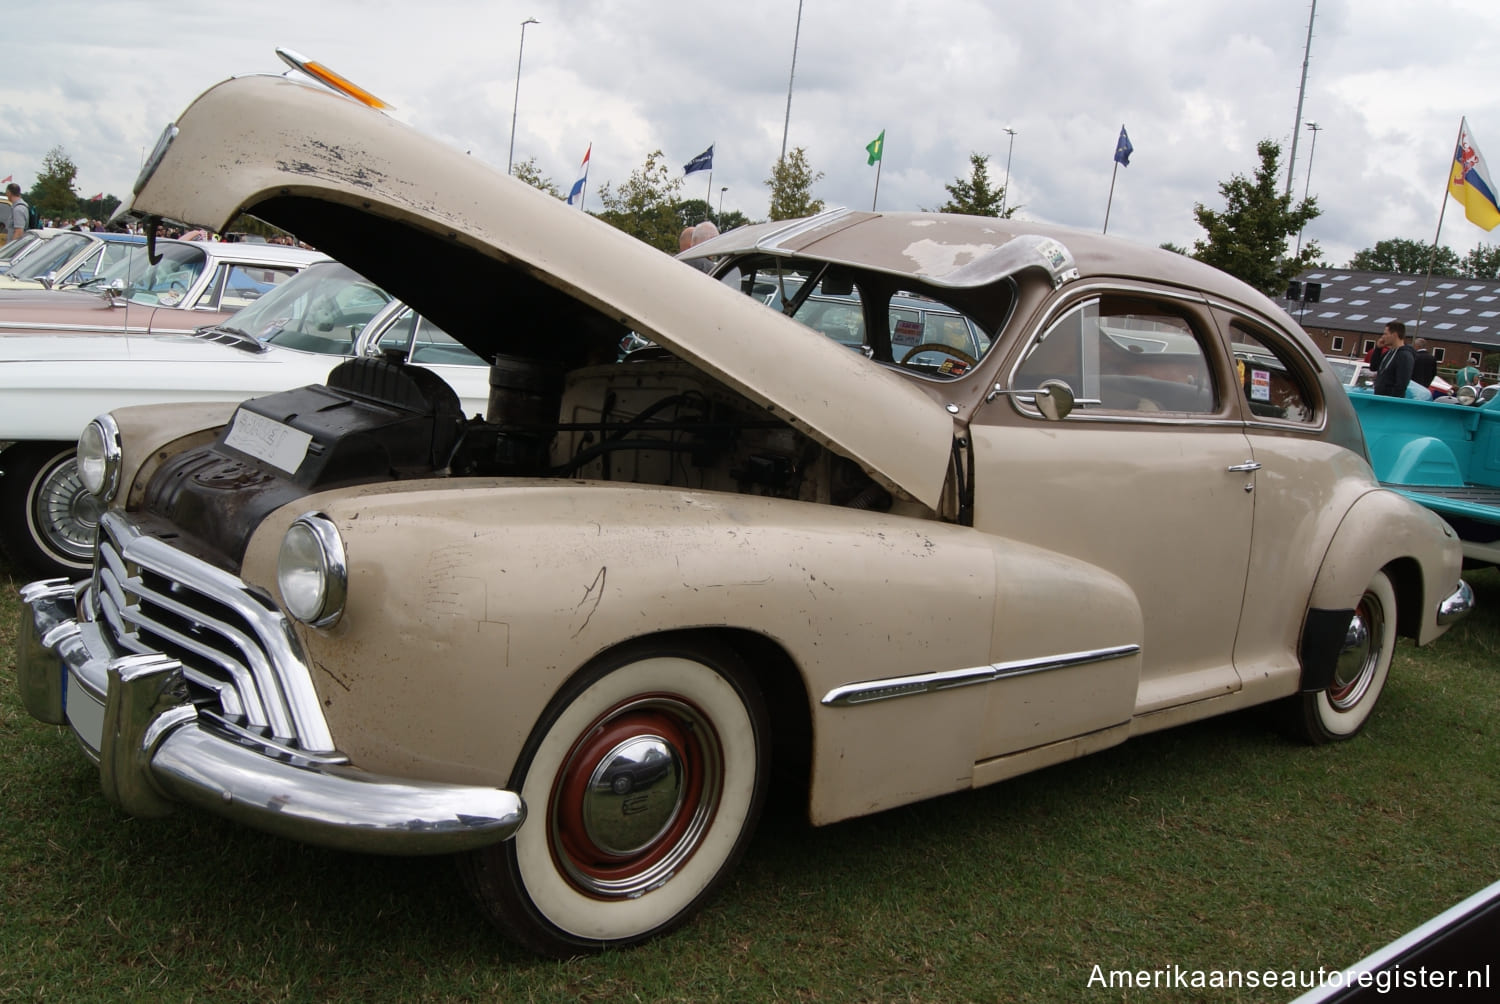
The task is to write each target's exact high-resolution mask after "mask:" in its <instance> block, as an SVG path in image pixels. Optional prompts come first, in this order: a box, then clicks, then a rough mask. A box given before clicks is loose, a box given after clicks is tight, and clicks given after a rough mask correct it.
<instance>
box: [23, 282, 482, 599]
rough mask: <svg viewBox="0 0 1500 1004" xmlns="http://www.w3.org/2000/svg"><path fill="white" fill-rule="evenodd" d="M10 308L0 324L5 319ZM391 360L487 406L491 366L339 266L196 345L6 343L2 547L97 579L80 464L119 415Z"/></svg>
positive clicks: (62, 339) (265, 390) (90, 503)
mask: <svg viewBox="0 0 1500 1004" xmlns="http://www.w3.org/2000/svg"><path fill="white" fill-rule="evenodd" d="M3 309H4V308H3V306H0V313H3ZM391 348H394V349H396V350H398V351H401V352H404V353H405V356H406V357H407V358H409V359H412V360H413V361H416V362H421V363H423V364H426V365H433V368H434V369H435V370H436V371H437V372H439V373H440V374H441V375H442V376H443V378H444V379H445V380H446V381H448V383H450V384H451V385H452V386H453V387H454V388H455V389H457V391H458V393H459V397H460V398H461V399H462V401H463V405H464V409H465V411H466V412H468V413H469V414H477V413H482V412H483V411H484V409H485V406H486V404H487V402H488V399H489V377H488V372H487V370H486V369H485V367H484V361H483V360H482V359H480V358H478V357H477V356H475V355H474V354H473V353H472V352H470V351H469V350H467V349H465V348H464V347H463V346H461V345H459V344H458V343H457V342H455V341H453V339H452V338H450V337H449V336H448V335H446V334H444V333H443V332H442V331H441V330H440V329H438V328H437V327H436V326H435V325H433V324H431V323H429V322H427V321H426V320H425V319H423V318H420V317H417V316H416V315H414V314H413V312H412V311H411V310H410V308H408V307H406V306H405V305H404V304H402V303H400V302H398V301H395V300H392V298H391V297H390V296H389V295H388V294H387V293H385V292H384V291H382V290H381V289H380V288H379V287H376V286H374V285H373V284H371V283H369V282H368V281H366V280H364V279H362V278H360V276H359V275H357V274H356V273H354V272H353V271H351V270H350V269H348V268H346V267H345V266H343V265H340V264H338V263H336V262H331V261H323V262H320V263H315V264H313V265H312V266H310V267H309V268H307V269H306V270H305V271H303V272H302V273H301V274H299V275H296V276H293V277H292V278H290V279H288V280H286V281H285V282H282V283H281V284H280V285H277V286H274V287H272V288H271V291H270V292H268V293H266V294H265V295H264V296H261V297H260V298H259V299H257V300H255V301H254V302H253V303H252V304H251V305H250V306H248V307H246V308H245V309H243V310H241V311H240V312H239V313H236V314H233V315H231V316H230V317H229V318H228V320H225V321H223V322H221V323H220V324H218V325H211V326H208V327H205V328H203V329H201V330H200V331H198V332H197V333H196V334H195V335H140V334H120V333H112V334H30V335H27V334H20V333H14V332H8V333H5V334H4V336H3V337H0V443H3V444H6V445H5V447H4V449H3V450H0V545H3V547H4V549H5V551H6V553H7V554H8V555H9V556H10V557H11V558H12V560H14V561H15V562H16V563H17V564H18V565H19V566H20V567H22V568H23V569H26V570H27V571H29V572H30V573H31V574H34V575H81V574H83V573H84V572H86V571H87V570H88V568H89V565H90V562H91V561H92V555H93V547H94V532H95V529H96V528H97V526H98V519H99V509H98V506H97V505H96V504H95V502H94V500H93V497H92V496H91V495H89V494H88V493H87V492H85V491H84V490H83V486H82V484H81V483H80V482H79V479H78V465H77V463H76V462H75V459H74V452H75V447H76V445H77V442H78V434H79V433H80V432H82V431H83V428H84V426H86V425H87V424H88V423H89V420H90V419H92V418H93V417H94V416H95V415H98V414H99V413H100V412H103V411H108V410H109V409H111V408H121V407H126V406H129V405H137V404H164V403H168V402H172V401H242V400H244V399H245V398H247V397H255V396H258V395H261V394H269V393H273V392H275V391H280V390H286V389H288V388H291V387H300V386H302V385H303V384H306V383H317V382H319V381H321V380H323V379H324V378H325V377H326V376H327V375H328V371H329V370H330V369H332V368H333V367H334V366H335V365H337V363H338V361H339V360H338V357H340V356H346V357H347V356H354V355H358V354H365V355H379V354H381V353H382V352H383V351H385V350H387V349H391Z"/></svg>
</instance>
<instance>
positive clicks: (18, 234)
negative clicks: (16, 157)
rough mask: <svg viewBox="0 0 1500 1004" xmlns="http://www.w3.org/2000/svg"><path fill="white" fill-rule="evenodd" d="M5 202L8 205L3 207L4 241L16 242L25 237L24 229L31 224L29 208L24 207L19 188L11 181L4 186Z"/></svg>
mask: <svg viewBox="0 0 1500 1004" xmlns="http://www.w3.org/2000/svg"><path fill="white" fill-rule="evenodd" d="M5 201H6V202H7V203H9V204H8V205H7V206H6V207H5V213H4V214H3V219H4V223H5V235H4V240H0V244H3V243H5V241H18V240H20V239H21V238H22V237H24V236H26V228H27V226H29V225H30V223H31V207H30V206H28V205H26V200H25V199H23V198H21V186H20V185H18V184H16V183H15V182H14V181H12V182H11V183H10V184H8V185H6V186H5Z"/></svg>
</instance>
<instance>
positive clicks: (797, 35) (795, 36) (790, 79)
mask: <svg viewBox="0 0 1500 1004" xmlns="http://www.w3.org/2000/svg"><path fill="white" fill-rule="evenodd" d="M801 39H802V0H797V30H796V31H795V32H793V33H792V72H791V73H790V74H789V75H788V76H787V78H786V121H785V122H783V123H782V125H781V160H779V161H777V163H778V164H779V163H781V162H782V161H785V160H786V134H787V132H788V131H790V129H791V128H792V84H793V83H794V82H795V81H796V79H797V43H798V42H799V41H800V40H801Z"/></svg>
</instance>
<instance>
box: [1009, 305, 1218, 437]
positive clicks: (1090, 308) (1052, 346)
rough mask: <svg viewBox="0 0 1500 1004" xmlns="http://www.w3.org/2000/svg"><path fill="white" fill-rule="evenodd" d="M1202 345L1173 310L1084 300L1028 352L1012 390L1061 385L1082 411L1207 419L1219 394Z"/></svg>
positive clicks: (1168, 306) (1212, 411)
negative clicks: (1055, 382)
mask: <svg viewBox="0 0 1500 1004" xmlns="http://www.w3.org/2000/svg"><path fill="white" fill-rule="evenodd" d="M1205 344H1206V342H1205V339H1204V338H1203V337H1202V336H1201V334H1200V333H1199V332H1198V331H1197V330H1195V328H1194V327H1193V324H1192V323H1191V322H1190V321H1189V319H1188V318H1187V317H1186V316H1184V315H1183V314H1181V313H1179V312H1177V311H1175V310H1174V309H1173V308H1172V307H1171V306H1170V305H1168V304H1163V303H1156V302H1153V301H1151V300H1148V299H1145V298H1141V297H1126V296H1105V297H1097V298H1095V299H1091V300H1085V301H1083V302H1082V303H1079V304H1077V305H1075V306H1074V307H1072V308H1071V309H1070V310H1068V312H1067V313H1065V314H1063V315H1062V316H1061V317H1059V318H1057V319H1056V320H1055V321H1053V323H1052V324H1051V325H1050V326H1049V327H1048V328H1047V330H1046V331H1044V332H1043V333H1042V334H1041V335H1040V336H1038V338H1037V339H1036V341H1034V342H1033V343H1032V344H1031V346H1030V347H1029V348H1028V349H1027V352H1026V355H1025V357H1024V359H1023V361H1022V363H1021V365H1020V367H1019V368H1018V369H1017V370H1016V375H1015V377H1014V379H1013V380H1012V386H1014V387H1016V388H1018V389H1019V388H1027V387H1040V386H1041V385H1042V382H1043V381H1045V380H1054V379H1055V380H1063V381H1066V382H1067V384H1068V386H1069V387H1070V388H1072V390H1073V394H1074V397H1075V398H1076V399H1077V401H1078V404H1079V407H1080V408H1081V409H1084V410H1085V411H1107V412H1129V413H1137V414H1139V413H1150V412H1172V413H1176V414H1190V415H1210V414H1213V413H1214V412H1216V411H1217V410H1218V402H1219V395H1218V394H1217V393H1216V391H1215V388H1214V381H1213V375H1212V373H1213V369H1212V367H1211V366H1210V365H1209V354H1208V350H1207V349H1206V348H1205Z"/></svg>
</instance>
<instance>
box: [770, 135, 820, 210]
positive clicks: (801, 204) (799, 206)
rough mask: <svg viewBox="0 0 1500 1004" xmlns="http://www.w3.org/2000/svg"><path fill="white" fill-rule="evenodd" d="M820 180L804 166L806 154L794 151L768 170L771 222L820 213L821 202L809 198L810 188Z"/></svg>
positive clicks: (810, 194)
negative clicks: (769, 172) (769, 174)
mask: <svg viewBox="0 0 1500 1004" xmlns="http://www.w3.org/2000/svg"><path fill="white" fill-rule="evenodd" d="M822 178H823V172H822V171H819V172H817V173H816V174H814V173H813V170H812V167H811V165H809V164H808V163H807V151H806V150H804V149H802V147H800V146H799V147H796V148H794V149H793V150H792V152H791V153H789V154H787V155H786V157H785V158H783V159H782V160H779V161H777V162H776V165H775V166H774V167H772V168H771V176H770V177H769V178H767V179H766V187H768V188H770V189H771V219H773V220H792V219H796V218H797V217H799V216H811V215H813V214H814V213H821V212H822V211H823V200H822V199H815V198H813V197H812V187H813V185H815V184H817V183H818V182H819V181H821V180H822Z"/></svg>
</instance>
